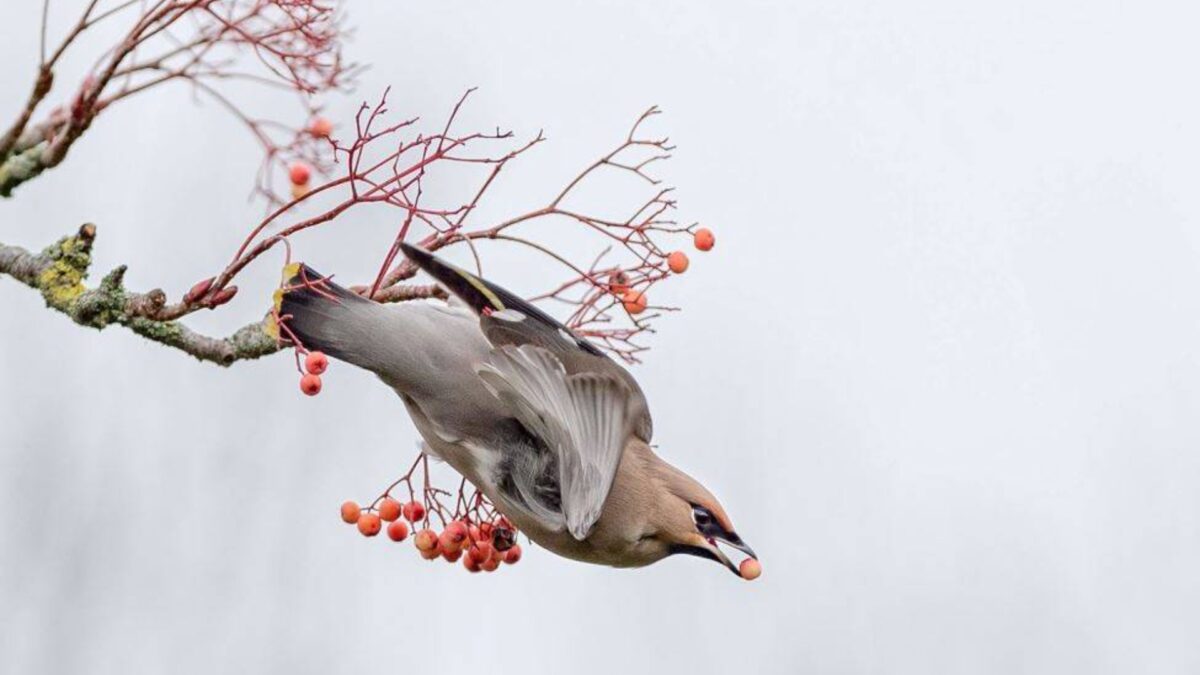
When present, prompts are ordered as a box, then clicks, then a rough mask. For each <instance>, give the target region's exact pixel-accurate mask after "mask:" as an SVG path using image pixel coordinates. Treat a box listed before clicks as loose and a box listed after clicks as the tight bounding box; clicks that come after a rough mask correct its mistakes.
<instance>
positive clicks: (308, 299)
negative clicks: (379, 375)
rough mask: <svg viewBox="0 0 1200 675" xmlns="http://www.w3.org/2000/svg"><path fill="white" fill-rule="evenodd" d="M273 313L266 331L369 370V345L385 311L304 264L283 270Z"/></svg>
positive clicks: (371, 364) (375, 337) (374, 337)
mask: <svg viewBox="0 0 1200 675" xmlns="http://www.w3.org/2000/svg"><path fill="white" fill-rule="evenodd" d="M275 311H276V315H277V316H278V321H281V322H282V324H283V325H282V326H280V325H278V323H277V320H276V319H275V318H274V317H272V320H271V321H269V322H268V325H267V332H268V333H269V334H271V335H272V336H273V337H275V338H277V339H282V340H284V341H285V342H296V341H299V343H300V344H301V345H303V346H304V347H305V348H306V349H309V350H311V351H321V352H325V353H326V354H328V355H329V356H332V357H334V358H336V359H340V360H342V361H347V362H349V363H353V364H354V365H357V366H361V367H363V368H368V369H370V368H372V367H373V366H374V365H376V364H375V363H374V359H373V358H372V353H373V350H372V346H373V340H374V339H377V338H378V337H379V327H380V325H381V323H382V321H383V318H384V317H383V314H384V312H385V310H384V308H383V306H382V305H380V304H379V303H377V302H375V301H373V300H368V299H366V298H364V297H362V296H360V295H358V294H356V293H354V292H352V291H350V290H348V289H346V288H343V287H342V286H339V285H337V284H335V283H333V282H332V281H331V280H330V279H329V278H328V277H326V276H324V275H322V274H321V273H320V272H317V271H316V270H314V269H313V268H311V267H309V266H308V265H305V264H303V263H293V264H290V265H287V266H286V267H284V268H283V285H282V287H280V288H279V289H278V290H276V291H275Z"/></svg>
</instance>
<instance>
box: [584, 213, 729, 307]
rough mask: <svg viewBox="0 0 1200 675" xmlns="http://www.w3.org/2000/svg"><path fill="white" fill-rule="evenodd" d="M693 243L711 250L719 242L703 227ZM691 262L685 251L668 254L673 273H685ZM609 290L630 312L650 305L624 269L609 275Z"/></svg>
mask: <svg viewBox="0 0 1200 675" xmlns="http://www.w3.org/2000/svg"><path fill="white" fill-rule="evenodd" d="M692 243H693V244H694V245H695V246H696V249H697V250H700V251H711V250H712V247H713V245H714V244H716V243H717V239H716V237H715V236H714V235H713V232H712V230H710V229H708V228H707V227H701V228H699V229H698V230H696V231H695V232H694V233H693V234H692ZM690 264H691V261H690V260H688V256H687V254H686V253H684V252H683V251H672V252H671V253H669V254H667V268H668V269H670V270H671V272H672V273H673V274H683V273H684V272H686V271H687V269H688V266H689V265H690ZM608 290H609V291H610V292H611V293H612V294H613V295H615V296H617V297H618V298H620V299H621V305H622V306H624V307H625V311H626V312H629V313H630V314H641V313H642V312H644V311H646V308H647V307H648V306H649V303H648V301H647V300H646V294H645V293H644V292H643V291H639V290H635V289H634V288H632V287H631V286H630V281H629V275H628V274H626V273H625V272H624V271H623V270H617V271H615V272H613V273H612V274H611V275H609V277H608Z"/></svg>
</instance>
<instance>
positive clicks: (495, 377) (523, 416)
mask: <svg viewBox="0 0 1200 675" xmlns="http://www.w3.org/2000/svg"><path fill="white" fill-rule="evenodd" d="M477 372H478V373H479V377H480V378H481V379H482V380H483V382H484V384H485V385H486V386H487V388H488V390H489V391H491V392H492V394H493V395H494V396H496V398H497V399H499V400H500V401H501V402H503V403H505V404H506V405H507V406H508V407H509V408H510V409H511V410H512V411H513V414H514V416H515V417H516V418H517V419H519V420H520V421H521V423H522V424H524V425H525V426H526V428H528V429H529V431H530V432H531V433H533V434H535V435H537V436H538V437H540V438H541V439H542V440H543V441H544V442H545V443H546V445H547V446H548V447H549V448H550V449H551V451H552V452H554V453H556V455H557V456H558V460H559V488H560V491H561V494H562V505H563V516H564V517H565V518H566V522H567V529H568V530H569V531H570V532H571V535H572V536H574V537H575V538H576V539H584V538H586V537H587V535H588V534H589V533H590V532H591V529H592V527H593V526H594V525H595V523H596V520H597V519H598V518H599V517H600V512H601V509H602V508H603V507H604V501H605V499H607V498H608V492H609V490H610V489H611V488H612V482H613V478H614V477H615V476H616V472H617V466H618V464H620V461H621V453H622V451H623V450H624V447H625V441H626V439H627V438H628V436H629V434H630V432H631V427H632V416H631V414H630V413H631V411H630V405H629V401H630V393H629V388H628V387H627V386H625V384H624V383H622V382H621V381H620V380H618V379H617V378H614V377H612V376H610V375H604V374H599V373H581V374H576V375H567V373H566V370H565V369H564V368H563V364H562V362H561V361H560V360H559V359H558V358H557V357H555V355H553V354H551V353H550V352H548V351H546V350H545V349H541V348H539V347H533V346H528V345H527V346H523V347H514V346H511V345H508V346H504V347H500V348H497V349H496V350H494V351H493V352H492V355H491V357H490V358H489V360H488V362H487V363H486V364H484V365H482V366H480V367H479V369H478V371H477Z"/></svg>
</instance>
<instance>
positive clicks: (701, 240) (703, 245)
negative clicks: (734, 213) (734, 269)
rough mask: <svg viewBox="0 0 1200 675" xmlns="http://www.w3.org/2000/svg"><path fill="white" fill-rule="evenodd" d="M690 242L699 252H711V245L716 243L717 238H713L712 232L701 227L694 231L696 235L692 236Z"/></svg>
mask: <svg viewBox="0 0 1200 675" xmlns="http://www.w3.org/2000/svg"><path fill="white" fill-rule="evenodd" d="M692 242H693V243H695V244H696V248H698V249H700V250H701V251H711V250H712V247H713V244H715V243H717V238H716V237H714V236H713V233H712V230H710V229H708V228H707V227H702V228H700V229H698V230H696V234H694V235H692Z"/></svg>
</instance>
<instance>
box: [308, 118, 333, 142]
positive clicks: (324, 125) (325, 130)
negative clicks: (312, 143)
mask: <svg viewBox="0 0 1200 675" xmlns="http://www.w3.org/2000/svg"><path fill="white" fill-rule="evenodd" d="M308 133H310V134H312V135H313V136H316V137H317V138H329V134H332V133H333V122H330V121H329V118H328V117H314V118H313V120H312V122H311V123H310V124H309V125H308Z"/></svg>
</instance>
